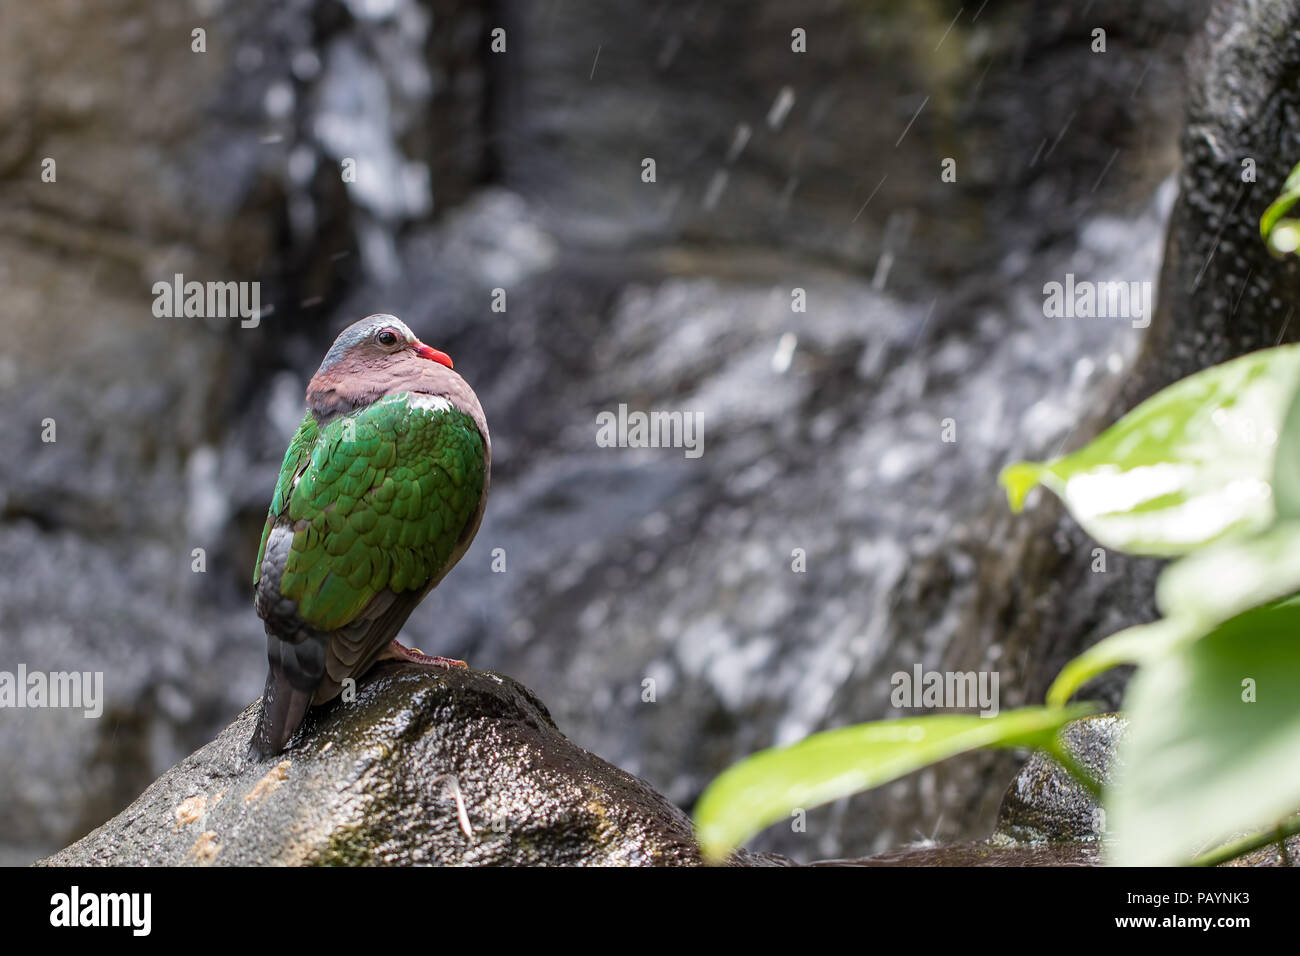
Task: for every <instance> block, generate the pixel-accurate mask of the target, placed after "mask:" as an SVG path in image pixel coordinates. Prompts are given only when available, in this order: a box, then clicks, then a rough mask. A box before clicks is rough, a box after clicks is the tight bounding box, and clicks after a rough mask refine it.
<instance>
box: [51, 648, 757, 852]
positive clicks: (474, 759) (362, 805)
mask: <svg viewBox="0 0 1300 956" xmlns="http://www.w3.org/2000/svg"><path fill="white" fill-rule="evenodd" d="M256 714H257V705H256V704H254V705H252V706H250V707H249V708H248V709H247V710H245V711H244V713H243V714H241V715H240V716H239V717H238V718H237V719H236V720H235V721H234V722H233V723H232V724H230V725H229V726H228V727H227V728H226V729H225V730H223V731H222V732H221V734H220V736H218V737H217V739H216V740H214V741H212V742H211V743H210V744H208V745H207V746H205V747H203V748H201V749H200V750H198V751H197V752H195V753H194V754H192V755H191V756H189V757H187V758H185V759H184V760H182V761H181V762H180V763H179V764H177V765H176V766H175V767H173V768H172V769H170V770H169V771H167V772H166V773H165V774H163V776H162V777H160V778H159V779H158V780H157V781H156V782H155V783H154V784H153V785H152V786H150V787H149V789H148V790H146V791H145V792H144V793H143V794H142V795H141V796H140V797H139V799H137V800H136V801H135V802H134V803H132V804H131V805H130V806H129V807H127V809H126V810H124V811H123V812H122V813H120V814H118V815H117V816H116V817H114V818H113V819H111V820H109V821H108V822H107V823H105V824H104V825H103V826H101V827H99V828H98V829H96V830H95V831H93V832H92V833H90V834H89V835H88V836H86V837H85V838H84V839H82V840H80V841H78V842H77V843H75V844H73V845H72V846H70V847H68V848H67V849H65V850H62V851H60V852H59V853H56V854H54V855H53V856H51V857H49V858H48V859H46V860H43V861H42V864H43V865H49V866H63V865H145V864H148V865H226V866H240V865H263V864H293V865H317V866H330V865H371V864H383V865H410V864H444V865H447V864H453V865H454V864H472V865H479V866H483V865H497V864H516V865H539V864H546V865H593V864H605V865H634V866H674V865H675V866H690V865H697V864H699V862H700V858H699V855H698V851H697V850H696V847H695V843H694V840H693V837H692V831H691V825H690V821H689V820H688V819H687V818H686V816H685V814H683V813H682V812H681V811H680V810H678V809H677V808H676V807H673V806H672V805H671V804H669V803H668V802H667V801H665V800H664V799H663V798H662V797H660V796H659V795H658V794H656V793H655V792H654V791H653V790H651V789H650V787H649V786H648V785H647V784H645V783H644V782H643V781H641V780H639V779H637V778H636V777H633V776H631V775H630V774H627V773H624V772H623V771H621V770H619V769H618V768H616V767H613V766H611V765H610V764H608V763H605V762H604V761H603V760H601V759H600V758H598V757H595V756H593V755H592V754H589V753H587V752H586V751H584V750H581V749H580V748H578V747H576V746H574V745H573V744H572V743H570V742H569V741H568V740H567V739H565V737H564V736H563V735H562V734H560V732H559V731H558V730H557V729H556V727H555V725H554V723H552V721H551V718H550V715H549V714H548V713H547V711H546V708H545V706H543V705H542V703H541V701H539V700H538V699H537V698H536V697H534V696H533V695H532V693H531V692H530V691H528V690H527V689H526V688H524V687H523V686H521V685H520V684H518V683H516V682H515V681H513V680H510V679H509V678H506V677H502V676H500V675H497V674H493V673H490V672H486V671H462V670H450V671H434V670H429V669H423V668H419V667H415V666H412V665H406V664H384V665H381V666H380V667H379V668H378V669H377V670H376V672H375V674H374V676H373V678H372V679H369V680H366V681H364V682H363V683H362V684H361V686H360V687H359V688H358V693H357V699H356V700H355V701H354V702H352V703H345V702H343V701H336V702H334V703H333V704H331V705H329V706H326V707H324V708H319V709H317V710H315V711H313V712H312V713H311V715H310V716H309V718H308V722H307V723H306V725H304V728H303V730H302V731H301V732H300V733H299V735H298V736H297V738H295V742H294V745H293V746H291V747H290V749H288V750H286V751H285V752H284V753H283V754H281V755H280V756H279V757H276V758H272V759H270V760H267V761H263V762H261V763H253V762H250V761H249V760H248V759H247V758H246V757H245V747H246V745H247V742H248V738H249V736H250V735H251V733H252V730H253V725H254V722H255V718H256ZM455 792H459V794H460V795H461V798H462V800H463V804H464V810H465V818H466V819H465V821H464V822H462V821H461V820H460V819H459V815H458V809H457V803H456V800H455V797H454V793H455ZM465 824H467V825H468V828H469V829H470V831H472V833H473V836H472V837H471V836H469V835H467V834H466V832H465V830H464V826H465ZM746 859H748V857H747V855H746V856H742V857H741V859H740V860H739V861H738V862H741V861H744V860H746ZM757 862H761V861H757Z"/></svg>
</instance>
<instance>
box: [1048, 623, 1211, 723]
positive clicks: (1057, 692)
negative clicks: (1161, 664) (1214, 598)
mask: <svg viewBox="0 0 1300 956" xmlns="http://www.w3.org/2000/svg"><path fill="white" fill-rule="evenodd" d="M1205 630H1208V628H1206V629H1205ZM1202 633H1204V631H1203V630H1202V629H1201V628H1200V627H1198V625H1197V622H1195V621H1191V622H1188V621H1184V620H1179V619H1173V620H1163V621H1156V622H1154V623H1152V624H1138V625H1136V626H1134V627H1128V628H1125V629H1124V630H1122V631H1120V632H1118V633H1116V634H1112V635H1111V636H1110V637H1107V638H1105V639H1104V640H1101V641H1098V642H1097V643H1096V644H1094V645H1092V647H1090V648H1088V649H1087V650H1086V651H1084V652H1083V653H1082V654H1080V655H1079V656H1078V657H1076V658H1074V659H1073V660H1071V661H1070V662H1069V663H1068V664H1066V665H1065V666H1064V667H1062V668H1061V672H1060V673H1059V674H1057V675H1056V680H1054V681H1052V686H1051V687H1049V688H1048V689H1047V704H1048V706H1049V707H1061V706H1064V705H1065V704H1066V703H1067V702H1068V701H1069V699H1070V698H1071V697H1073V696H1074V693H1075V691H1077V690H1078V689H1079V688H1080V687H1082V686H1083V685H1084V684H1086V683H1087V682H1088V681H1090V680H1092V679H1093V678H1094V677H1096V676H1097V675H1098V674H1104V673H1105V672H1106V671H1108V670H1110V669H1111V668H1112V667H1118V666H1120V665H1121V664H1140V663H1142V662H1143V661H1148V660H1154V659H1155V658H1157V657H1159V656H1160V655H1162V654H1166V653H1168V652H1169V651H1170V650H1171V649H1172V648H1174V647H1177V646H1178V645H1179V644H1185V643H1187V642H1188V641H1192V640H1195V639H1196V638H1197V637H1200V636H1201V634H1202Z"/></svg>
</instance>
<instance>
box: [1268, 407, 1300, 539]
mask: <svg viewBox="0 0 1300 956" xmlns="http://www.w3.org/2000/svg"><path fill="white" fill-rule="evenodd" d="M1273 501H1274V505H1275V507H1276V508H1277V513H1278V516H1279V517H1282V518H1300V388H1297V389H1296V391H1295V392H1294V394H1292V396H1291V404H1290V405H1289V406H1288V408H1287V413H1286V417H1285V418H1284V419H1283V420H1282V429H1281V434H1280V435H1279V436H1278V440H1277V453H1276V454H1275V455H1274V456H1273Z"/></svg>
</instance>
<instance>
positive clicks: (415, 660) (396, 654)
mask: <svg viewBox="0 0 1300 956" xmlns="http://www.w3.org/2000/svg"><path fill="white" fill-rule="evenodd" d="M380 658H381V659H387V660H394V661H410V662H411V663H412V664H424V665H426V666H429V667H465V668H468V667H469V665H468V664H466V663H465V662H464V661H458V660H455V659H454V658H451V657H430V656H429V655H428V654H426V653H424V651H422V650H420V649H419V648H418V647H404V646H402V645H401V644H399V643H397V641H396V640H394V641H393V642H392V643H390V644H389V645H388V647H387V648H385V652H384V653H383V654H382V655H380Z"/></svg>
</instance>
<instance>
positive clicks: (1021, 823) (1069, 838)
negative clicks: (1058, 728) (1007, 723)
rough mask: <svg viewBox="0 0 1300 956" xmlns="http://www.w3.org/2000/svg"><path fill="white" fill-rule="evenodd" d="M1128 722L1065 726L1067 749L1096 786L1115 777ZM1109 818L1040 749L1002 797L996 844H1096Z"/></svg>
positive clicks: (1103, 717) (1112, 717)
mask: <svg viewBox="0 0 1300 956" xmlns="http://www.w3.org/2000/svg"><path fill="white" fill-rule="evenodd" d="M1126 726H1127V721H1126V720H1125V719H1124V718H1123V717H1122V716H1120V715H1118V714H1100V715H1098V716H1096V717H1086V718H1084V719H1083V720H1076V721H1074V722H1073V723H1071V724H1069V725H1068V726H1066V728H1065V732H1064V737H1065V745H1066V747H1067V748H1069V751H1070V753H1071V754H1072V755H1073V756H1074V759H1075V760H1077V761H1078V762H1079V763H1080V764H1081V765H1082V767H1083V768H1084V769H1085V770H1087V771H1088V772H1089V773H1090V774H1091V775H1092V776H1093V778H1095V779H1096V780H1097V781H1098V782H1100V783H1102V784H1103V785H1104V784H1107V783H1109V782H1110V779H1111V770H1112V766H1111V764H1112V759H1113V757H1114V751H1115V747H1116V745H1117V744H1118V743H1119V741H1120V739H1121V737H1122V736H1123V733H1124V728H1125V727H1126ZM1104 834H1105V814H1104V813H1103V812H1102V809H1101V807H1100V806H1099V805H1098V804H1097V802H1096V800H1094V799H1093V797H1092V795H1091V794H1090V793H1089V792H1088V791H1087V790H1086V789H1085V788H1084V787H1083V786H1081V785H1080V784H1079V782H1078V781H1076V780H1075V779H1074V777H1072V776H1071V775H1070V774H1069V773H1068V772H1067V771H1066V770H1065V768H1064V767H1062V766H1061V765H1060V764H1059V763H1057V762H1056V760H1054V759H1053V758H1052V757H1049V756H1048V755H1047V754H1044V753H1042V752H1038V751H1036V752H1035V753H1034V754H1033V756H1031V757H1030V758H1029V760H1028V761H1027V762H1026V763H1025V765H1024V767H1022V768H1021V770H1020V772H1019V773H1018V774H1016V778H1015V779H1014V780H1013V781H1012V782H1011V786H1010V787H1008V788H1007V792H1006V794H1005V795H1004V796H1003V797H1002V806H1001V807H999V808H998V823H997V829H996V830H995V831H994V834H993V838H992V842H994V843H1001V844H1010V843H1014V844H1028V845H1039V844H1054V843H1097V842H1099V841H1100V840H1101V839H1102V837H1103V836H1104Z"/></svg>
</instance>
